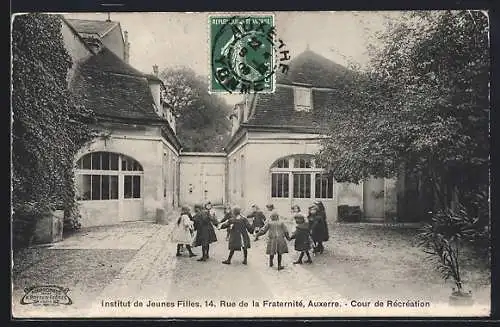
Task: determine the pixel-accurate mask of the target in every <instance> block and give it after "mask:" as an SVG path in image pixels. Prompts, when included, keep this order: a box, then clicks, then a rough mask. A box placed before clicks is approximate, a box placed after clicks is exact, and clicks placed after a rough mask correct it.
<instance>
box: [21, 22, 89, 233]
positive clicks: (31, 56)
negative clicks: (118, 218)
mask: <svg viewBox="0 0 500 327" xmlns="http://www.w3.org/2000/svg"><path fill="white" fill-rule="evenodd" d="M12 60H13V61H12V112H13V126H12V167H13V178H12V182H13V193H12V198H13V199H12V200H13V201H12V203H13V207H14V216H13V218H14V225H15V226H14V232H15V233H16V226H20V228H21V230H20V231H17V232H18V233H19V234H24V231H25V230H23V228H24V227H26V226H28V225H29V226H33V223H34V221H35V220H36V219H37V218H40V215H42V214H43V212H45V211H46V210H48V209H50V208H54V207H62V208H64V209H65V210H66V212H68V213H70V212H72V213H75V211H76V210H75V208H76V202H75V197H74V188H73V177H74V173H73V158H74V156H75V154H76V151H78V149H79V148H80V147H81V146H82V145H83V144H84V143H85V142H87V141H88V140H89V139H90V138H91V137H92V135H93V134H92V131H91V130H90V128H89V127H88V122H90V121H91V120H92V114H91V112H89V111H87V110H86V109H85V108H84V107H82V106H79V105H78V104H77V103H75V101H74V96H73V95H72V94H71V92H70V90H69V89H68V82H67V74H68V70H69V69H70V68H71V65H72V62H71V57H70V56H69V54H68V53H67V51H66V49H65V47H64V43H63V38H62V34H61V20H60V19H59V17H58V16H55V15H47V14H26V15H19V16H16V17H15V19H14V21H13V26H12ZM17 218H19V219H17ZM25 220H27V221H25ZM18 222H19V224H18V225H16V223H18ZM23 226H24V227H23ZM28 234H29V232H28ZM20 236H22V235H20ZM27 237H29V236H27Z"/></svg>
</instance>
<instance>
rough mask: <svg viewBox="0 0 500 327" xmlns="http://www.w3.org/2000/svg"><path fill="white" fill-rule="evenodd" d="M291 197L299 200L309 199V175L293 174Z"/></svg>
mask: <svg viewBox="0 0 500 327" xmlns="http://www.w3.org/2000/svg"><path fill="white" fill-rule="evenodd" d="M293 197H294V198H299V199H301V198H310V197H311V175H310V174H293Z"/></svg>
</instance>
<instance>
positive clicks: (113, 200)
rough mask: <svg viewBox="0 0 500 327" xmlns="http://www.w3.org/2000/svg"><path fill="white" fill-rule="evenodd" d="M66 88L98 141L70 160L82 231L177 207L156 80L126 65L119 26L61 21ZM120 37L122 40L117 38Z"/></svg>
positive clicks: (175, 163) (167, 115) (168, 117)
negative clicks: (68, 60)
mask: <svg viewBox="0 0 500 327" xmlns="http://www.w3.org/2000/svg"><path fill="white" fill-rule="evenodd" d="M62 25H63V26H62V27H63V28H62V31H63V32H62V34H63V38H64V41H65V44H66V47H67V50H68V52H69V53H70V55H71V56H72V58H73V63H74V64H73V67H72V69H71V71H70V72H69V75H68V80H69V84H70V88H71V89H72V91H73V93H74V94H75V96H76V97H78V99H79V101H80V103H81V104H82V105H84V106H86V107H87V108H88V109H91V110H92V111H93V112H94V114H95V117H96V123H95V126H93V127H94V128H95V129H96V130H97V131H98V133H99V137H97V138H96V139H95V140H93V141H92V142H91V143H90V144H88V145H87V146H85V147H83V148H82V149H81V150H80V152H79V153H78V155H77V157H76V158H75V177H76V181H75V182H76V183H75V184H76V188H77V189H76V191H77V199H78V201H79V204H80V212H81V214H82V225H83V226H87V227H88V226H95V225H109V224H115V223H120V222H123V221H133V220H142V219H144V220H156V219H158V216H159V215H162V214H163V213H164V212H166V211H170V210H172V209H173V208H175V207H177V206H178V205H179V198H178V194H179V165H180V161H179V152H180V148H181V147H180V143H179V140H178V139H177V137H176V134H175V116H174V114H173V112H172V111H171V110H170V108H169V107H168V106H167V105H166V103H165V101H164V100H165V99H164V96H165V93H164V85H163V84H162V82H161V80H160V79H159V78H158V76H157V73H158V71H157V69H154V73H153V74H144V73H142V72H140V71H138V70H136V69H134V68H133V67H131V66H130V65H129V64H128V47H129V44H128V41H127V38H126V37H123V36H122V30H121V27H120V24H119V23H116V22H111V21H87V20H75V19H71V20H65V19H63V20H62ZM125 35H126V34H125Z"/></svg>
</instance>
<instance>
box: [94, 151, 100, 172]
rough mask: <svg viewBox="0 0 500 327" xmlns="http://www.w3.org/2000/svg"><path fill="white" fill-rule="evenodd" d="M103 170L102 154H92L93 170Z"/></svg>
mask: <svg viewBox="0 0 500 327" xmlns="http://www.w3.org/2000/svg"><path fill="white" fill-rule="evenodd" d="M100 169H101V153H100V152H94V153H92V170H100Z"/></svg>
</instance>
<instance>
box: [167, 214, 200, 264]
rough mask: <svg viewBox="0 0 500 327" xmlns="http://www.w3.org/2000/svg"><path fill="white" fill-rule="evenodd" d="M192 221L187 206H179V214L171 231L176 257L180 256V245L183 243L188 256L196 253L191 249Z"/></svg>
mask: <svg viewBox="0 0 500 327" xmlns="http://www.w3.org/2000/svg"><path fill="white" fill-rule="evenodd" d="M193 230H194V228H193V221H192V220H191V219H190V218H189V208H188V207H187V206H183V207H182V208H181V215H180V216H179V218H178V219H177V221H176V224H175V227H174V230H173V233H172V241H173V242H176V243H177V253H176V254H175V255H176V256H177V257H180V256H181V255H182V254H181V249H182V246H183V245H185V246H186V249H187V250H188V252H189V257H190V258H191V257H194V256H196V254H194V253H193V251H192V250H191V243H192V242H193V233H194V232H193Z"/></svg>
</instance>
